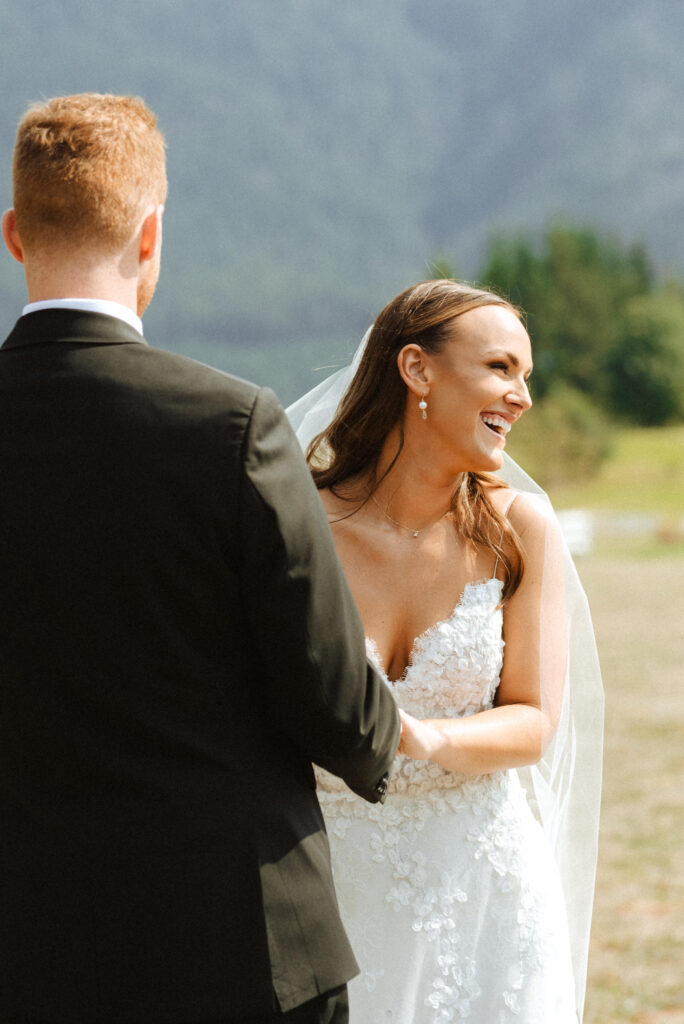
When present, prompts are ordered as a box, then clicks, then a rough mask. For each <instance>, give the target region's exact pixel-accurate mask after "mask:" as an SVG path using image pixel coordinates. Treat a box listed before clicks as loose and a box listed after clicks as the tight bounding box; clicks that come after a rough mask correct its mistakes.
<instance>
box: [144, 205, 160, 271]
mask: <svg viewBox="0 0 684 1024" xmlns="http://www.w3.org/2000/svg"><path fill="white" fill-rule="evenodd" d="M163 213H164V207H163V206H162V205H161V203H160V204H159V205H158V206H155V207H154V208H153V209H152V210H150V211H149V212H148V213H146V214H145V217H144V219H143V222H142V225H141V227H140V250H139V258H140V262H141V263H146V262H148V261H149V260H151V259H153V257H154V256H156V254H157V252H158V251H159V249H161V241H162V215H163Z"/></svg>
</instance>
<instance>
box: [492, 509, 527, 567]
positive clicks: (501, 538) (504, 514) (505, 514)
mask: <svg viewBox="0 0 684 1024" xmlns="http://www.w3.org/2000/svg"><path fill="white" fill-rule="evenodd" d="M519 494H520V491H513V493H512V495H511V496H510V498H509V499H508V502H507V503H506V507H505V508H504V510H503V516H504V519H505V518H506V517H507V516H508V513H509V512H510V510H511V505H512V504H513V502H514V501H515V499H516V498H517V497H518V495H519ZM502 540H503V529H502V530H501V536H500V537H499V544H500V543H501V541H502ZM498 568H499V556H498V555H497V556H496V562H494V572H493V573H492V579H493V580H495V579H496V570H497V569H498Z"/></svg>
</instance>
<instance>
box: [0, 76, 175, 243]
mask: <svg viewBox="0 0 684 1024" xmlns="http://www.w3.org/2000/svg"><path fill="white" fill-rule="evenodd" d="M13 187H14V214H15V218H16V227H17V231H18V233H19V236H20V238H21V242H22V245H23V247H24V249H25V250H26V251H29V250H41V249H52V248H54V247H59V248H60V249H61V250H64V248H65V247H74V246H75V247H78V248H83V249H89V250H91V251H93V252H99V253H102V254H113V253H116V252H117V251H119V250H121V249H122V248H123V247H124V246H125V245H126V244H127V242H128V241H129V240H130V239H131V237H132V236H133V233H134V232H135V231H136V229H137V227H138V224H139V221H140V218H141V217H142V216H143V214H144V211H145V209H146V208H147V207H148V206H150V205H152V206H156V205H158V204H163V203H164V200H165V198H166V188H167V184H166V164H165V157H164V139H163V136H162V134H161V132H160V131H159V129H158V128H157V125H156V118H155V116H154V114H153V113H152V112H151V111H150V110H149V109H148V108H147V107H146V105H145V104H144V103H143V101H142V100H140V99H136V98H133V97H129V96H113V95H100V94H96V93H82V94H80V95H75V96H60V97H56V98H54V99H50V100H47V101H46V102H45V103H39V104H35V105H34V106H32V107H30V108H29V110H28V111H27V112H26V114H25V115H24V117H23V118H22V120H21V122H20V124H19V129H18V132H17V140H16V145H15V148H14V163H13Z"/></svg>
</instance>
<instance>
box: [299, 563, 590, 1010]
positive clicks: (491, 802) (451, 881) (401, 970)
mask: <svg viewBox="0 0 684 1024" xmlns="http://www.w3.org/2000/svg"><path fill="white" fill-rule="evenodd" d="M501 587H502V584H501V582H500V581H499V580H498V579H495V578H492V579H489V580H483V581H480V582H475V583H469V584H467V586H466V588H465V591H464V593H463V595H462V597H461V600H460V601H459V603H458V605H457V606H456V607H455V608H454V610H453V612H452V613H451V615H450V616H449V617H448V618H447V619H445V620H444V621H442V622H439V623H436V624H435V625H434V626H432V627H431V628H430V629H429V630H427V631H426V632H425V633H423V634H422V635H421V636H419V637H418V638H417V639H416V641H415V644H414V647H413V651H412V654H411V659H410V662H409V665H408V667H407V669H406V671H405V672H404V675H403V676H402V677H401V678H400V679H398V680H396V681H394V682H392V683H390V682H389V680H387V683H388V685H389V686H391V688H392V691H393V693H394V695H395V697H396V700H397V703H398V704H399V706H400V707H402V708H404V709H405V710H406V711H407V712H409V713H410V714H412V715H414V716H415V717H417V718H447V717H454V716H462V715H470V714H474V713H476V712H478V711H482V710H484V709H486V708H489V707H491V706H492V704H493V702H494V697H495V693H496V688H497V685H498V682H499V673H500V670H501V665H502V659H503V646H504V642H503V638H502V611H501V609H500V608H499V607H498V603H499V600H500V597H501ZM367 647H368V654H369V657H370V658H371V659H373V660H374V661H375V663H376V665H377V666H378V669H379V670H380V671H381V673H382V674H383V676H384V677H385V679H387V676H386V675H385V673H384V669H383V666H382V665H381V664H380V658H379V654H378V651H377V648H376V646H375V644H374V642H373V641H372V640H371V639H369V640H367ZM317 775H318V790H319V797H320V800H321V806H322V808H323V812H324V815H325V819H326V824H327V828H328V833H329V837H330V845H331V851H332V862H333V871H334V875H335V884H336V888H337V893H338V898H339V902H340V908H341V912H342V917H343V920H344V923H345V925H346V927H347V930H348V933H349V937H350V939H351V943H352V946H353V949H354V951H355V953H356V956H357V959H358V961H359V965H360V967H361V974H360V976H359V977H358V978H356V979H354V980H353V981H352V982H351V984H350V990H349V991H350V1007H351V1021H352V1024H447V1022H452V1021H467V1022H470V1024H576V1021H577V1019H578V1018H577V1014H576V1009H575V993H574V982H573V971H572V965H571V956H570V944H569V939H568V926H567V915H566V911H565V905H564V900H563V892H562V887H561V883H560V878H559V874H558V869H557V866H556V861H555V860H554V857H553V854H552V851H551V849H550V847H549V845H548V842H547V839H546V836H545V834H544V831H543V830H542V828H541V826H540V825H539V824H538V822H537V821H536V819H535V816H534V815H533V813H532V811H531V809H530V807H529V806H528V802H527V798H526V795H525V791H524V789H523V787H522V785H521V783H520V781H519V778H518V773H517V772H516V771H514V770H511V771H500V772H495V773H493V774H490V775H482V776H477V777H468V776H464V775H461V774H459V773H457V772H453V771H448V770H446V769H444V768H441V767H440V766H439V765H436V764H434V763H432V762H429V761H414V760H411V759H410V758H406V757H402V756H398V757H397V760H396V763H395V765H394V770H393V773H392V777H391V780H390V784H389V790H388V797H387V802H386V804H385V805H384V806H382V805H379V804H368V803H366V802H365V801H363V800H361V799H360V798H358V797H356V796H355V795H354V794H353V793H351V792H350V791H349V790H348V789H347V788H346V787H345V785H344V783H342V782H341V780H339V779H337V778H335V777H334V776H331V775H329V774H327V773H326V772H323V771H322V770H317Z"/></svg>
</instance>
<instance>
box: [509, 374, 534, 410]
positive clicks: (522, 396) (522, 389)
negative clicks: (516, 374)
mask: <svg viewBox="0 0 684 1024" xmlns="http://www.w3.org/2000/svg"><path fill="white" fill-rule="evenodd" d="M506 401H507V402H508V404H509V405H512V406H513V407H514V408H516V409H518V410H519V411H520V412H521V413H522V412H526V411H527V410H528V409H529V408H531V406H532V396H531V395H530V389H529V388H528V386H527V381H525V380H522V379H521V380H519V381H516V383H515V384H514V385H512V386H511V389H510V391H509V392H508V393H507V395H506Z"/></svg>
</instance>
